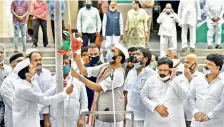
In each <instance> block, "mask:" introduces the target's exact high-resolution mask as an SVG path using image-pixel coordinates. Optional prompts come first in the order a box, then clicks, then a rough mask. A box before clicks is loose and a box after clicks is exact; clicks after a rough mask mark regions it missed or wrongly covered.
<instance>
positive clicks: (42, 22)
mask: <svg viewBox="0 0 224 127" xmlns="http://www.w3.org/2000/svg"><path fill="white" fill-rule="evenodd" d="M31 13H32V14H33V32H34V33H33V38H32V39H33V46H32V47H33V48H36V47H37V46H38V45H37V42H38V31H39V27H40V26H41V28H42V31H43V45H44V47H47V46H48V37H47V14H48V5H47V3H46V1H45V0H35V1H33V2H32V3H31Z"/></svg>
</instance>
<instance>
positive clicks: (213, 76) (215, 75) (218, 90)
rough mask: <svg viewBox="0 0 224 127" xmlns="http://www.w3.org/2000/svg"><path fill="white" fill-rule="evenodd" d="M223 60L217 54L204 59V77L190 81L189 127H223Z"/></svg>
mask: <svg viewBox="0 0 224 127" xmlns="http://www.w3.org/2000/svg"><path fill="white" fill-rule="evenodd" d="M222 65H223V58H222V56H221V55H218V54H210V55H208V56H207V57H206V60H205V67H204V68H203V72H204V74H205V75H204V76H200V77H196V78H195V79H193V80H192V81H191V83H190V84H191V91H190V94H191V96H190V98H189V100H188V103H189V105H190V109H191V111H192V115H193V116H194V118H193V120H192V123H191V127H223V126H224V121H223V118H224V117H223V116H224V106H223V105H224V82H223V80H224V76H223V74H221V72H220V71H221V68H222Z"/></svg>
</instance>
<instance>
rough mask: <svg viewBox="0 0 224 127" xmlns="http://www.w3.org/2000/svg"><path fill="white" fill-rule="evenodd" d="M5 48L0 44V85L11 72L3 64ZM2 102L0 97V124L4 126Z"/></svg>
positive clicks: (8, 67)
mask: <svg viewBox="0 0 224 127" xmlns="http://www.w3.org/2000/svg"><path fill="white" fill-rule="evenodd" d="M4 54H5V49H4V47H3V46H1V45H0V86H1V85H2V82H3V81H4V79H5V78H6V77H7V76H8V75H9V74H10V73H11V71H12V68H11V67H10V66H8V65H6V64H4V58H5V55H4ZM4 110H5V107H4V103H3V99H2V97H0V126H4V120H3V118H4Z"/></svg>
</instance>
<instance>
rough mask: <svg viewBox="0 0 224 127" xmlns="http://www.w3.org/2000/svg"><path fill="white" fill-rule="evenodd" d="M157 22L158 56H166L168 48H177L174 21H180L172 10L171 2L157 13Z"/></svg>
mask: <svg viewBox="0 0 224 127" xmlns="http://www.w3.org/2000/svg"><path fill="white" fill-rule="evenodd" d="M157 23H159V24H160V28H159V33H158V35H160V57H164V56H166V50H167V49H168V48H175V49H177V30H176V23H180V18H179V16H178V15H177V14H176V13H175V12H174V11H173V9H172V6H171V4H169V3H168V4H166V8H165V9H164V10H163V12H162V13H161V14H160V15H159V17H158V19H157Z"/></svg>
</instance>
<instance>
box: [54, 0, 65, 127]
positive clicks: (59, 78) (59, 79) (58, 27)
mask: <svg viewBox="0 0 224 127" xmlns="http://www.w3.org/2000/svg"><path fill="white" fill-rule="evenodd" d="M54 15H55V17H54V21H55V22H54V24H55V25H54V26H55V56H56V57H55V58H56V83H57V87H56V91H57V93H60V92H62V91H63V88H64V85H63V72H62V66H63V64H62V61H63V59H62V56H61V55H60V54H59V53H58V52H57V49H58V48H59V47H60V46H61V44H62V35H61V33H62V32H61V31H62V20H61V0H55V2H54ZM63 126H64V101H62V102H60V103H58V106H57V127H63Z"/></svg>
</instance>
